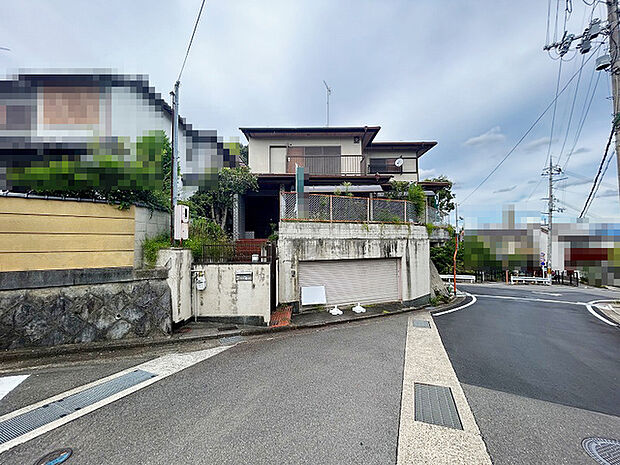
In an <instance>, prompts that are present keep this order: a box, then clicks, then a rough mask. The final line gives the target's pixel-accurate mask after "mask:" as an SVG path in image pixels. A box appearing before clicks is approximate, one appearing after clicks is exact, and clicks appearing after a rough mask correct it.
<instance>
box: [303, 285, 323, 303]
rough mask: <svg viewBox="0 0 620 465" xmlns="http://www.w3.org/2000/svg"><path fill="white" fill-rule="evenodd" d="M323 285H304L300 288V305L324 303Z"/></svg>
mask: <svg viewBox="0 0 620 465" xmlns="http://www.w3.org/2000/svg"><path fill="white" fill-rule="evenodd" d="M326 303H327V298H326V297H325V286H305V287H302V288H301V305H325V304H326Z"/></svg>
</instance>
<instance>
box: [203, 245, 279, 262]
mask: <svg viewBox="0 0 620 465" xmlns="http://www.w3.org/2000/svg"><path fill="white" fill-rule="evenodd" d="M274 257H275V249H274V247H273V245H272V243H271V242H269V241H267V240H262V241H261V240H253V241H252V242H251V243H249V241H244V240H240V241H237V242H228V243H223V244H203V246H202V248H201V255H200V256H196V254H195V256H194V263H198V264H208V263H271V262H272V261H273V259H274Z"/></svg>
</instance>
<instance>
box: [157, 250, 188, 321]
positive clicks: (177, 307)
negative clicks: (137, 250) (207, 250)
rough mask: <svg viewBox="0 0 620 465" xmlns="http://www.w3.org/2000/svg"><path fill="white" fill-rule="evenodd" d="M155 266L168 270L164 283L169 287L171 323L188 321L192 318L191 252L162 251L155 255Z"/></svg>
mask: <svg viewBox="0 0 620 465" xmlns="http://www.w3.org/2000/svg"><path fill="white" fill-rule="evenodd" d="M157 266H162V267H165V268H167V269H168V279H166V282H167V283H168V286H169V287H170V297H171V300H172V322H173V323H178V322H180V321H185V320H188V319H189V318H191V316H192V305H191V292H192V282H191V268H192V251H191V250H189V249H180V248H171V249H162V250H160V251H159V252H158V254H157Z"/></svg>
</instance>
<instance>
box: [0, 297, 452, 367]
mask: <svg viewBox="0 0 620 465" xmlns="http://www.w3.org/2000/svg"><path fill="white" fill-rule="evenodd" d="M462 300H463V298H461V297H457V298H456V300H453V301H452V302H450V303H448V304H445V305H442V306H439V307H428V306H421V307H405V306H403V305H402V304H400V303H391V304H377V305H369V306H367V307H366V309H367V310H366V312H365V313H359V314H358V313H354V312H353V311H351V310H350V309H347V310H344V313H343V314H342V315H336V316H334V315H331V314H330V313H328V312H327V311H326V310H325V311H317V312H304V313H299V314H294V315H292V316H291V319H290V323H289V324H286V323H288V321H286V319H284V321H283V320H282V319H280V320H279V325H278V326H250V325H238V324H231V323H222V322H212V321H197V322H194V321H192V322H189V323H187V324H185V325H184V326H181V327H180V328H177V329H176V330H174V331H173V334H172V335H171V336H168V337H165V336H162V337H157V338H132V339H123V340H118V341H102V342H92V343H85V344H68V345H60V346H53V347H36V348H29V349H15V350H6V351H3V352H0V362H8V361H22V360H29V359H37V358H41V359H44V358H48V357H56V356H59V355H67V354H78V353H83V354H87V353H94V352H109V351H116V350H125V349H134V348H143V347H158V346H164V345H168V344H182V343H186V342H200V341H208V340H220V343H226V338H236V337H246V336H256V335H260V334H267V333H276V332H281V331H292V330H297V329H304V328H317V327H321V326H327V325H333V324H343V323H348V322H351V321H358V320H367V319H371V318H379V317H384V316H389V315H397V314H401V313H406V312H411V311H414V310H420V309H422V308H426V309H429V310H440V309H442V310H443V309H448V308H450V307H452V306H456V305H458V304H460V302H461V301H462ZM214 342H215V341H214Z"/></svg>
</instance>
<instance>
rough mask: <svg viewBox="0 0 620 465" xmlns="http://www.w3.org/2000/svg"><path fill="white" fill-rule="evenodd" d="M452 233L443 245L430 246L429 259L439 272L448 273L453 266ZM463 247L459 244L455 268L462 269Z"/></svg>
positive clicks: (453, 245)
mask: <svg viewBox="0 0 620 465" xmlns="http://www.w3.org/2000/svg"><path fill="white" fill-rule="evenodd" d="M454 247H455V244H454V234H453V235H452V237H451V238H450V240H449V241H446V242H445V243H444V244H443V245H440V246H437V247H431V249H430V256H431V260H432V261H433V263H434V264H435V266H436V267H437V270H438V271H439V273H440V274H450V273H452V272H453V268H454ZM463 254H464V252H463V247H462V244H460V245H459V250H458V252H457V253H456V269H457V270H462V269H463Z"/></svg>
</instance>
